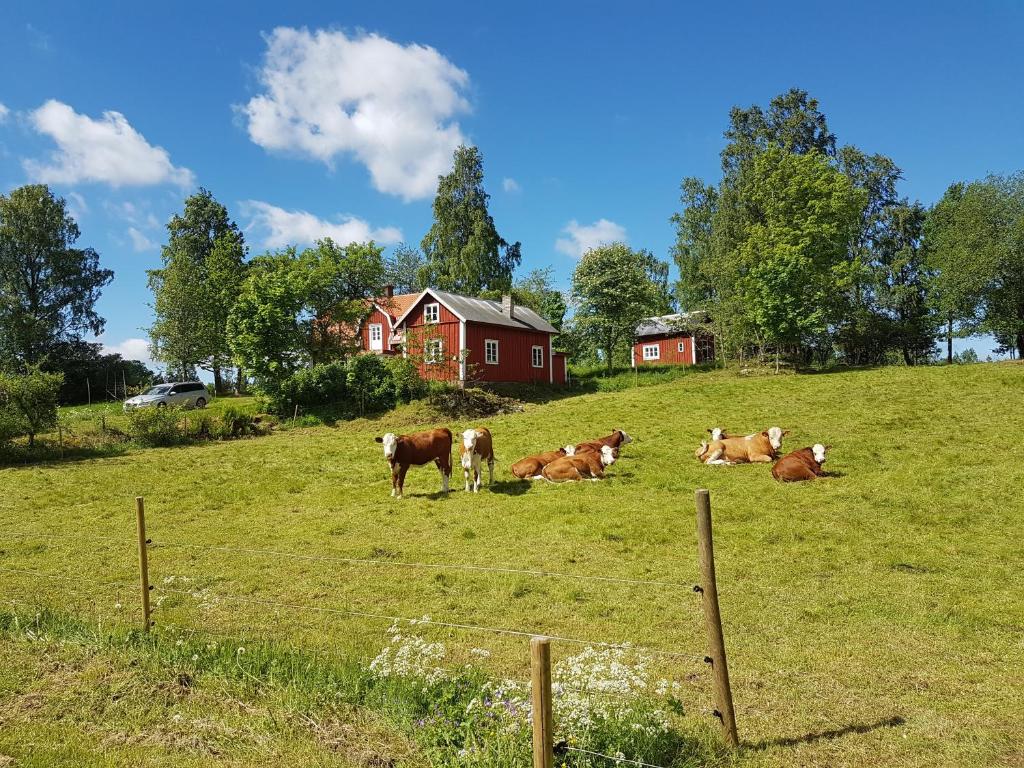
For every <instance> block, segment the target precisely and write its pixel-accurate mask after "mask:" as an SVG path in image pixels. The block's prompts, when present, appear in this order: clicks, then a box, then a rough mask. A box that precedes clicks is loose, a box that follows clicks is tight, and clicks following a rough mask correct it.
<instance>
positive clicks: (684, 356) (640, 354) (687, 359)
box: [633, 335, 693, 365]
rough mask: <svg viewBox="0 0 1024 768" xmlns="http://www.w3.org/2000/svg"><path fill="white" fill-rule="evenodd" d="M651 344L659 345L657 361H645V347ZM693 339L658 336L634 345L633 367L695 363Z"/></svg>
mask: <svg viewBox="0 0 1024 768" xmlns="http://www.w3.org/2000/svg"><path fill="white" fill-rule="evenodd" d="M680 343H682V345H683V351H682V352H680V351H679V344H680ZM649 344H657V345H658V348H659V351H660V352H659V357H658V359H657V360H644V347H646V346H648V345H649ZM692 354H693V337H692V336H684V335H676V336H656V337H654V338H645V339H641V340H640V341H637V342H636V344H634V345H633V365H690V364H691V363H692V362H693V358H692V357H691V355H692Z"/></svg>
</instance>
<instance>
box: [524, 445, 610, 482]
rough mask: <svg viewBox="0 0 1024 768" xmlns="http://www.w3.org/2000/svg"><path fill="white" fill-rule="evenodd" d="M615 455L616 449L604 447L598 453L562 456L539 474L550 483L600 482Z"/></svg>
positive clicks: (589, 452)
mask: <svg viewBox="0 0 1024 768" xmlns="http://www.w3.org/2000/svg"><path fill="white" fill-rule="evenodd" d="M616 453H617V451H616V449H614V448H612V447H611V446H608V445H605V446H602V447H601V451H600V452H597V451H584V452H583V453H577V454H575V455H573V456H563V457H562V458H560V459H556V460H555V461H552V462H551V463H550V464H548V465H547V466H546V467H544V469H542V470H541V472H540V474H541V477H543V478H544V479H545V480H547V481H548V482H552V483H566V482H572V481H574V480H585V479H586V480H600V479H601V478H603V477H604V468H605V467H607V466H610V465H611V464H614V463H615V458H616Z"/></svg>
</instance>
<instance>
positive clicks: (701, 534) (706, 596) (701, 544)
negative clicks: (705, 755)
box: [696, 488, 740, 747]
mask: <svg viewBox="0 0 1024 768" xmlns="http://www.w3.org/2000/svg"><path fill="white" fill-rule="evenodd" d="M696 497H697V556H698V558H699V560H700V591H701V595H702V598H703V599H702V600H701V602H702V603H703V604H704V623H705V624H707V631H708V658H709V659H710V662H711V671H712V674H713V675H714V682H715V705H716V706H717V707H718V709H717V710H716V711H715V715H716V716H717V717H719V718H720V719H721V721H722V730H723V731H724V733H725V740H726V742H727V743H728V744H729V746H731V747H738V746H739V745H740V737H739V734H738V733H737V731H736V712H735V710H734V709H733V705H732V689H731V688H730V687H729V665H728V663H727V662H726V660H725V636H724V635H723V634H722V614H721V611H720V610H719V608H718V584H717V583H716V581H715V550H714V545H713V543H712V538H711V494H710V493H708V491H706V490H704V489H703V488H701V489H699V490H698V491H697V494H696Z"/></svg>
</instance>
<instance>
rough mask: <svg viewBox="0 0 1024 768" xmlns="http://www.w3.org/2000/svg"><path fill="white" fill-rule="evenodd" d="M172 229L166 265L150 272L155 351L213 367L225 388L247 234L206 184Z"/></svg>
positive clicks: (180, 364) (186, 364)
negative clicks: (230, 317)
mask: <svg viewBox="0 0 1024 768" xmlns="http://www.w3.org/2000/svg"><path fill="white" fill-rule="evenodd" d="M167 232H168V235H169V238H168V242H167V245H165V246H164V248H163V252H162V254H161V257H162V259H163V267H162V268H161V269H155V270H151V271H150V272H149V286H150V289H151V290H152V291H153V294H154V299H155V300H154V304H153V310H154V313H155V314H156V320H155V321H154V323H153V326H152V327H151V328H150V331H149V335H150V339H151V340H152V346H153V353H154V356H155V357H156V358H157V359H158V360H162V361H164V362H166V363H168V365H169V366H170V367H171V368H175V369H181V370H190V369H193V368H196V367H199V368H204V369H206V370H209V371H211V372H212V373H213V379H214V387H215V389H216V390H217V391H218V392H221V391H223V390H224V382H223V377H222V370H223V369H224V368H225V367H227V366H228V365H230V361H231V350H230V348H229V345H228V340H227V319H228V315H229V313H230V312H231V308H232V305H233V304H234V301H235V296H236V294H237V290H238V286H239V284H240V283H241V282H242V279H243V277H244V274H245V251H246V249H245V241H244V238H243V236H242V233H241V232H240V231H239V229H238V226H237V225H236V224H235V222H234V221H232V220H231V219H230V217H229V216H228V211H227V208H225V207H224V206H223V205H222V204H221V203H219V202H218V201H217V200H216V199H215V198H214V196H213V194H212V193H211V192H210V191H209V190H207V189H200V190H199V191H198V192H197V193H195V194H194V195H191V196H190V197H188V198H187V199H186V200H185V209H184V211H183V213H182V214H181V215H175V216H174V217H173V218H172V219H171V221H170V222H169V223H168V225H167Z"/></svg>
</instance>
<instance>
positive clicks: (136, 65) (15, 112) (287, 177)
mask: <svg viewBox="0 0 1024 768" xmlns="http://www.w3.org/2000/svg"><path fill="white" fill-rule="evenodd" d="M491 5H493V6H494V7H490V6H491ZM702 5H708V6H710V5H711V4H702ZM275 30H276V31H275ZM1022 38H1024V3H1018V2H988V3H971V4H968V3H951V2H932V3H856V4H854V3H850V4H827V3H826V4H822V3H809V2H808V3H775V4H768V3H756V4H755V3H737V4H733V5H732V6H731V7H728V8H711V7H706V8H705V7H698V5H697V4H693V5H692V6H691V7H688V4H683V3H670V2H662V3H632V4H627V3H610V2H609V3H544V4H527V3H515V4H513V3H509V4H485V3H448V4H445V5H444V6H443V7H442V6H441V5H440V4H434V3H423V2H415V3H380V2H374V3H357V2H345V3H340V2H336V3H326V2H322V3H308V2H289V3H281V2H275V3H265V2H246V3H227V2H224V3H221V2H217V3H210V2H205V3H198V2H194V3H173V4H166V3H165V4H152V3H138V2H118V3H104V4H101V3H96V4H70V3H68V4H64V3H53V2H46V0H35V1H34V2H14V3H9V4H6V5H5V8H4V11H3V23H2V24H0V49H2V50H3V51H4V65H3V66H4V74H3V76H2V77H0V105H2V107H0V191H7V190H9V189H12V188H14V187H16V186H18V185H21V184H24V183H26V182H29V181H39V180H41V181H47V182H49V183H50V184H51V186H52V187H53V188H54V189H55V190H56V191H57V192H58V193H59V194H61V195H63V196H64V197H66V198H67V199H68V201H69V203H70V204H71V207H72V209H73V210H74V211H75V213H76V216H77V218H78V221H79V224H80V227H81V229H82V239H81V241H80V243H81V244H84V245H89V246H92V247H94V248H96V249H97V250H98V251H99V252H100V254H101V258H102V261H103V263H104V265H105V266H107V267H110V268H112V269H113V270H114V271H115V273H116V277H115V280H114V283H113V284H112V285H111V286H110V287H108V288H107V289H106V291H105V293H104V296H103V298H102V300H101V302H100V305H99V309H100V312H101V313H102V314H103V315H104V316H105V317H106V318H107V329H106V332H105V334H104V336H103V338H102V341H103V342H104V343H106V344H107V345H109V346H110V347H112V348H116V349H119V350H121V351H124V352H126V353H127V354H128V355H129V356H140V355H144V353H145V348H144V344H143V343H142V341H140V340H141V339H144V338H145V332H144V328H145V327H146V326H147V325H148V324H149V322H150V313H149V309H148V306H147V305H148V303H149V301H150V295H149V293H148V291H147V290H146V287H145V270H146V269H148V268H152V267H154V266H157V265H158V263H159V244H160V243H161V242H163V240H164V229H163V225H164V224H165V223H166V221H167V219H168V217H169V216H170V215H171V214H172V213H173V212H175V211H176V210H179V209H180V207H181V204H182V201H183V199H184V197H185V196H186V195H187V194H188V193H189V192H190V191H192V190H194V189H195V188H196V187H197V186H199V185H202V186H205V187H208V188H209V189H211V190H212V191H213V193H214V194H215V195H216V196H217V197H218V199H220V200H221V201H222V202H224V203H225V204H226V205H227V206H228V208H229V210H230V211H231V213H232V215H233V216H234V217H235V218H236V220H237V221H238V222H239V224H240V225H242V226H243V227H244V228H245V229H246V236H247V239H248V241H249V244H250V246H251V248H252V251H253V252H254V253H255V252H260V251H262V250H264V249H265V248H267V247H273V246H275V245H279V244H281V243H283V242H286V241H301V240H303V239H306V238H311V237H314V236H316V235H319V234H334V235H335V236H342V237H343V236H366V235H372V236H375V237H377V238H378V240H380V241H384V242H393V241H397V240H399V239H402V240H405V241H408V242H410V243H414V244H415V243H418V242H419V241H420V239H421V238H422V236H423V234H424V232H425V231H426V229H427V228H428V227H429V224H430V203H431V197H432V195H431V190H432V188H433V181H432V180H433V179H434V178H435V177H436V174H437V173H438V172H443V171H444V170H445V167H444V165H445V163H446V162H447V158H448V157H449V155H450V147H451V146H452V145H453V144H454V143H457V142H458V141H460V140H461V141H466V142H471V143H475V144H476V145H478V146H479V147H480V148H481V150H482V152H483V155H484V159H485V170H486V174H487V188H488V191H489V192H490V193H491V196H492V197H491V212H492V214H493V216H494V218H495V221H496V223H497V225H498V229H499V231H500V232H501V234H502V235H503V236H504V237H505V238H506V239H508V240H521V241H522V243H523V254H524V260H523V265H522V268H523V270H524V271H525V270H528V269H530V268H533V267H538V266H548V265H550V266H553V267H555V269H556V271H557V273H558V274H560V275H562V276H564V277H567V276H568V275H569V273H570V272H571V270H572V268H573V266H574V264H575V259H576V255H575V253H577V252H578V251H579V249H580V248H582V247H585V246H586V245H587V244H590V243H593V242H595V241H600V240H602V239H614V238H623V237H624V238H625V239H626V240H628V242H629V243H630V244H631V245H633V246H635V247H644V248H648V249H650V250H652V251H653V252H654V253H655V254H656V255H658V256H659V257H661V258H665V259H667V258H668V251H669V247H670V245H671V243H672V241H673V238H674V235H673V230H672V227H671V225H670V224H669V222H668V218H669V216H670V215H671V214H672V213H673V212H674V211H675V210H676V208H677V206H678V185H679V182H680V180H681V179H682V178H683V177H684V176H687V175H696V176H702V177H704V178H706V179H709V180H712V179H715V178H716V177H717V175H718V167H719V166H718V152H719V150H720V149H721V146H722V131H723V130H724V128H725V125H726V120H727V115H728V110H729V108H730V107H731V106H733V105H743V106H747V105H750V104H752V103H760V104H764V103H767V101H768V100H769V99H770V98H771V97H772V96H773V95H775V94H777V93H780V92H782V91H784V90H786V89H788V88H790V87H792V86H797V87H801V88H804V89H806V90H808V91H809V92H810V93H811V94H812V95H813V96H815V97H816V98H818V99H819V100H820V102H821V105H822V108H823V110H824V111H825V113H826V115H827V116H828V119H829V123H830V126H831V128H832V130H833V132H835V133H836V134H837V136H838V137H839V140H840V143H850V144H855V145H857V146H859V147H860V148H861V149H863V150H865V151H868V152H882V153H884V154H887V155H889V156H891V157H892V158H893V159H894V160H895V161H896V162H897V163H898V164H899V165H900V166H901V167H902V168H903V170H904V174H905V180H904V182H903V183H902V185H901V192H902V193H903V194H905V195H907V196H908V197H910V198H912V199H919V200H921V201H922V202H924V203H926V204H928V203H931V202H933V201H934V200H936V199H937V198H938V197H939V196H940V195H941V194H942V192H943V191H944V189H945V188H946V186H947V185H948V184H949V183H951V182H953V181H955V180H959V179H973V178H978V177H981V176H984V175H985V174H987V173H991V172H995V173H1006V172H1011V171H1015V170H1019V169H1021V168H1022V167H1024V128H1022V126H1024V90H1022V88H1021V83H1024V53H1022V46H1021V45H1020V40H1021V39H1022ZM342 102H344V104H343V105H342ZM343 107H344V108H343ZM112 113H118V114H112ZM563 284H566V283H563ZM976 346H977V348H978V350H979V352H981V353H982V354H984V353H985V352H987V351H988V346H989V345H987V344H986V343H984V342H982V343H980V344H978V345H976Z"/></svg>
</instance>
